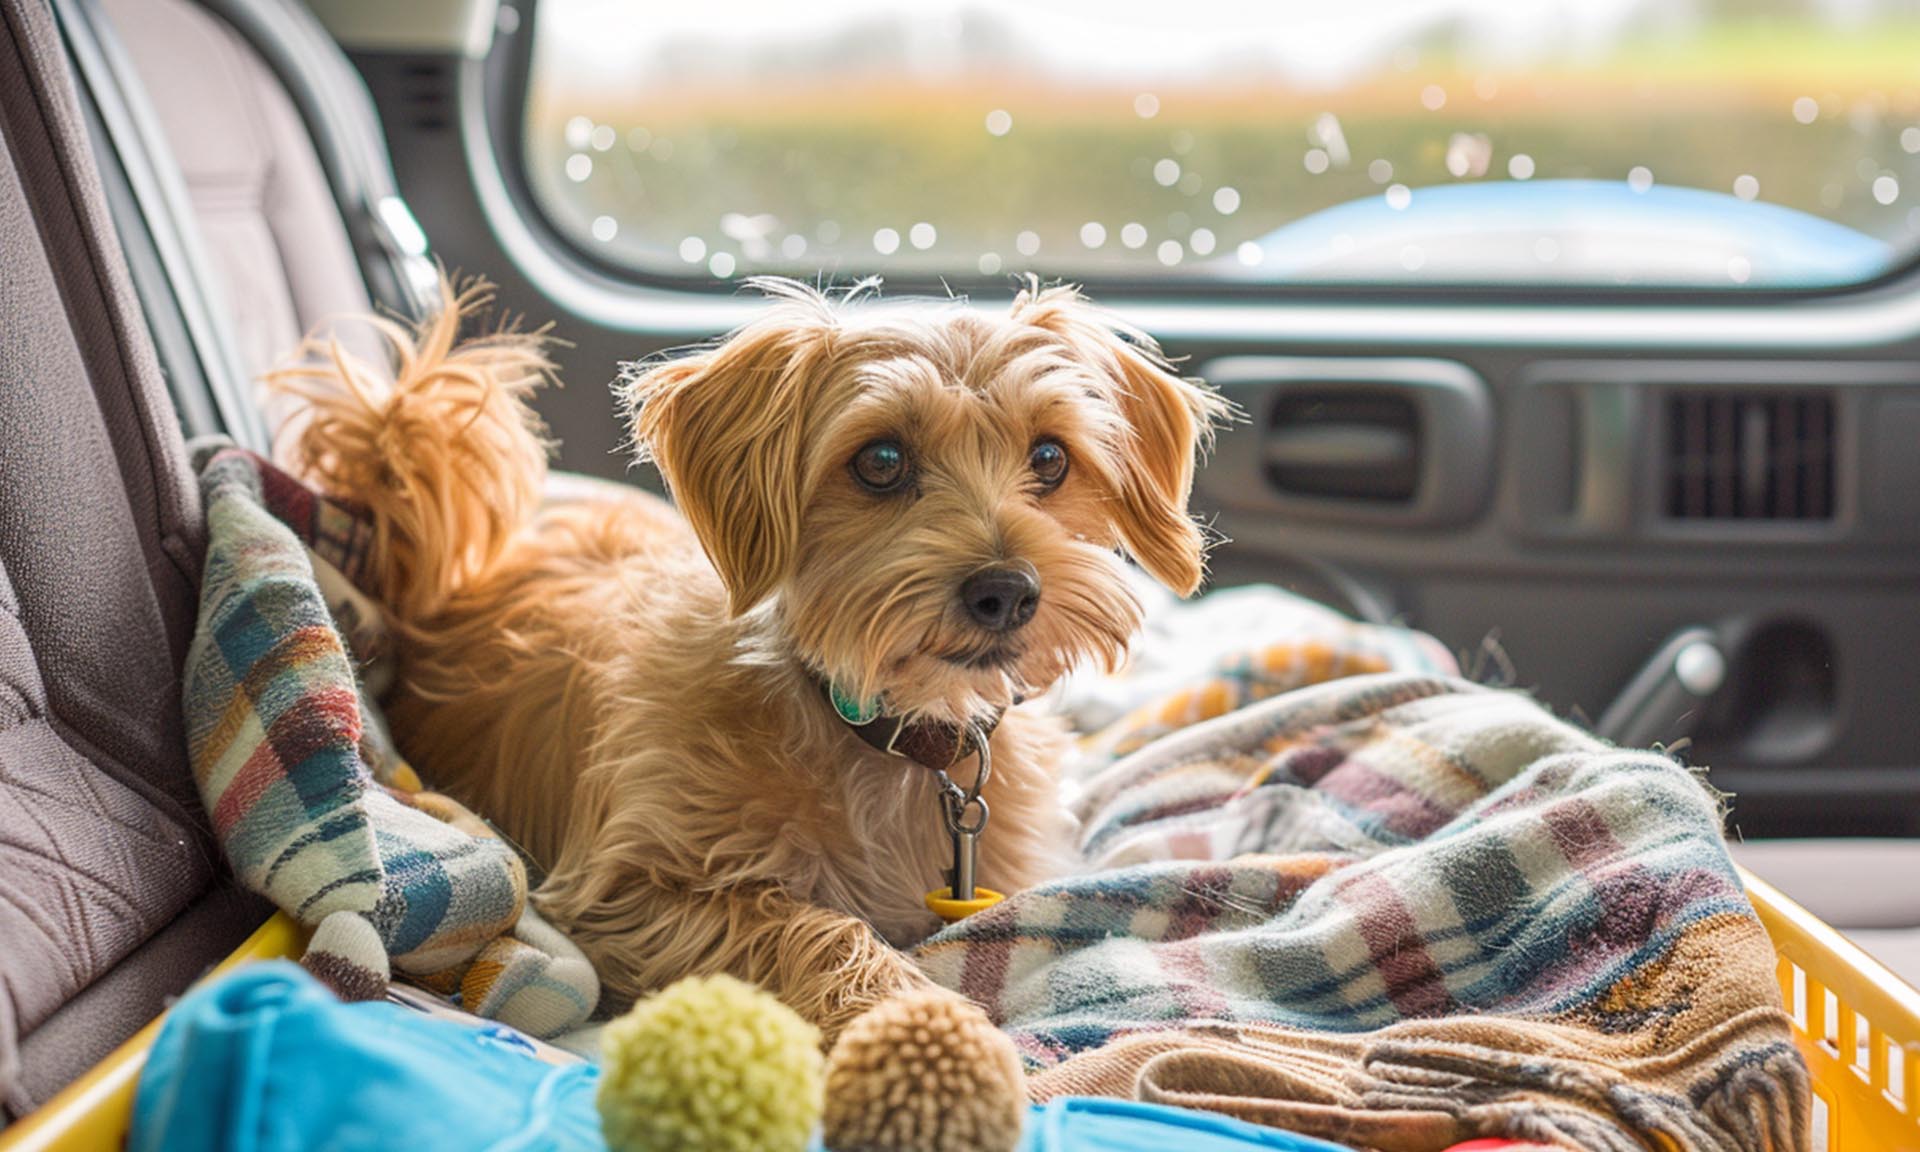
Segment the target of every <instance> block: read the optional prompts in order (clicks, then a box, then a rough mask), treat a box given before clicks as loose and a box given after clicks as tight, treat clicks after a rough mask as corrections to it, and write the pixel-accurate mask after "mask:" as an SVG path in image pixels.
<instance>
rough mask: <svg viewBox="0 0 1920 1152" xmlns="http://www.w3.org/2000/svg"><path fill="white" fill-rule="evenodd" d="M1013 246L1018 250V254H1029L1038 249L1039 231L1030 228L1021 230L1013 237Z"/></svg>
mask: <svg viewBox="0 0 1920 1152" xmlns="http://www.w3.org/2000/svg"><path fill="white" fill-rule="evenodd" d="M1013 246H1014V247H1015V248H1018V249H1019V250H1020V255H1022V256H1031V255H1033V254H1034V253H1036V252H1038V251H1040V233H1038V232H1034V231H1032V230H1028V231H1026V232H1022V233H1020V235H1018V236H1015V237H1014V238H1013Z"/></svg>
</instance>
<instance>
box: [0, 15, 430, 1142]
mask: <svg viewBox="0 0 1920 1152" xmlns="http://www.w3.org/2000/svg"><path fill="white" fill-rule="evenodd" d="M222 7H223V8H224V9H227V10H229V11H230V12H234V13H242V14H243V15H244V19H241V18H239V17H236V18H235V20H234V22H233V23H228V22H226V21H223V20H222V19H219V18H216V17H215V16H214V15H212V14H211V13H209V12H208V11H205V10H203V9H201V8H199V7H196V6H194V5H192V4H189V3H185V2H184V0H113V2H108V3H105V4H104V5H96V4H94V3H92V0H60V2H59V3H57V4H51V5H50V4H49V3H48V0H0V17H3V19H0V34H3V35H4V47H3V48H0V126H4V143H5V147H4V149H3V150H0V259H4V267H6V268H7V270H8V274H7V275H6V276H5V277H0V316H4V317H5V318H6V323H5V324H4V325H0V862H3V863H0V1118H4V1119H7V1120H10V1119H14V1118H17V1117H19V1116H21V1115H23V1114H25V1113H26V1112H28V1111H31V1110H32V1109H33V1108H35V1107H36V1106H37V1105H38V1104H39V1103H41V1102H43V1101H44V1100H46V1099H47V1098H48V1097H49V1096H51V1095H52V1094H53V1093H55V1092H56V1091H58V1090H59V1089H60V1088H61V1087H63V1086H64V1085H65V1084H67V1083H68V1082H70V1081H71V1080H73V1079H74V1078H75V1077H77V1076H78V1075H79V1074H80V1073H81V1072H83V1071H85V1070H86V1069H87V1068H88V1067H90V1066H91V1065H92V1064H93V1063H95V1062H96V1061H97V1060H98V1059H99V1058H101V1057H102V1056H103V1055H105V1054H106V1053H107V1052H108V1051H110V1050H111V1049H112V1048H113V1047H115V1046H116V1045H118V1044H119V1043H120V1042H121V1041H123V1040H125V1039H126V1038H127V1037H128V1036H130V1035H131V1034H132V1033H133V1032H134V1031H136V1030H137V1029H139V1028H140V1027H141V1026H142V1025H144V1024H145V1023H146V1022H147V1021H148V1020H150V1019H152V1018H153V1017H154V1016H155V1015H157V1014H158V1013H159V1012H160V1011H161V1010H162V1009H163V1008H164V1007H165V1005H166V1003H167V1001H168V1000H169V999H170V998H171V997H172V996H174V995H177V994H178V993H179V992H180V991H181V990H182V989H184V988H185V987H186V985H187V984H188V983H190V982H191V981H192V980H193V979H194V978H195V977H197V976H198V975H199V974H200V973H201V972H202V971H204V970H205V968H206V967H207V966H208V965H209V964H210V963H212V962H213V961H215V960H217V959H219V958H220V957H221V956H223V955H225V954H226V953H227V952H229V951H231V950H232V949H233V948H234V947H235V946H236V945H237V944H238V943H239V942H240V940H242V939H243V938H244V937H245V936H246V935H247V934H248V933H249V932H250V931H251V930H252V929H253V928H254V927H256V926H257V925H258V924H259V923H260V922H261V921H262V920H263V919H265V917H266V916H267V914H268V912H269V911H270V910H269V909H268V907H267V906H266V905H265V903H264V902H262V901H260V900H258V899H256V898H254V897H252V896H251V895H248V894H246V893H244V892H243V891H241V890H240V889H239V888H238V887H237V886H236V885H235V884H234V882H233V881H232V879H231V877H230V876H229V875H228V874H227V872H226V870H225V869H224V868H223V867H222V866H221V864H220V863H219V858H218V853H217V850H216V848H215V845H214V842H213V839H212V836H211V833H210V830H209V826H208V822H207V818H206V815H205V813H204V812H203V811H202V810H201V807H200V802H199V799H198V797H197V795H196V793H195V788H194V784H193V780H192V778H191V775H190V772H189V768H188V765H187V757H186V747H185V738H184V733H183V731H182V722H181V717H180V704H179V701H180V667H181V661H182V659H183V658H184V655H185V651H186V646H187V644H188V642H189V639H190V637H191V633H192V628H193V622H194V618H195V612H196V596H197V584H198V577H199V556H200V553H201V549H202V547H203V536H202V524H201V517H200V507H199V500H198V496H197V493H196V491H195V487H194V483H193V480H192V476H191V474H190V472H189V470H188V467H187V461H186V455H185V449H184V441H183V436H182V424H183V420H182V415H183V414H185V415H186V416H188V419H187V420H186V421H185V423H186V424H187V425H188V426H189V427H190V428H191V429H192V430H193V431H196V432H199V431H216V430H218V431H228V432H231V433H235V434H239V435H241V436H242V438H243V439H249V440H254V441H256V442H257V440H258V437H259V428H258V425H257V424H256V425H255V426H254V427H252V428H248V427H246V425H245V423H244V422H245V421H246V420H247V418H248V416H249V415H250V410H249V409H248V408H247V406H246V405H247V404H248V399H247V397H246V395H245V390H244V381H245V380H247V379H250V378H251V376H252V374H253V373H255V372H257V371H258V370H259V369H261V368H263V367H265V366H266V365H267V364H268V363H269V362H270V361H271V360H272V359H273V358H274V357H275V356H277V355H280V354H282V353H284V351H285V350H286V349H288V348H290V347H292V345H293V343H294V341H295V340H296V339H297V337H298V336H299V335H300V334H301V333H302V332H304V331H306V330H308V329H309V328H311V327H313V326H315V325H317V324H320V323H322V322H324V321H325V320H326V319H327V318H328V317H330V316H333V315H338V314H341V313H349V312H359V311H364V310H365V309H366V308H367V306H368V303H369V300H370V299H378V300H379V301H380V302H382V303H384V304H386V305H388V306H389V307H393V308H396V309H406V308H408V307H409V305H410V303H411V302H412V300H413V297H414V291H415V290H416V289H417V288H418V287H419V286H420V284H421V281H422V269H423V268H425V269H426V271H427V272H428V273H429V274H430V272H431V269H430V267H428V266H426V265H425V264H424V261H423V256H424V251H425V249H424V243H423V242H421V241H419V240H418V239H417V238H414V239H408V238H406V237H404V236H398V237H396V235H394V231H395V230H394V227H393V225H394V223H395V222H396V221H397V222H399V223H401V224H404V223H405V222H406V220H407V219H408V218H407V217H406V216H405V215H404V206H401V207H400V209H399V210H398V211H396V209H395V205H396V204H397V203H398V201H397V198H395V197H393V194H392V176H391V170H390V168H383V165H384V164H385V155H384V144H383V142H382V141H380V139H379V137H378V131H377V126H376V127H374V128H373V129H372V131H371V139H365V138H363V139H359V140H358V141H357V142H355V143H353V144H352V145H351V146H348V145H346V144H343V143H342V142H341V141H340V140H338V139H336V140H334V141H333V145H332V148H331V150H330V155H329V157H328V158H329V159H330V160H331V161H332V162H333V163H332V167H331V168H329V167H328V166H327V165H324V164H323V163H322V156H321V152H322V149H320V148H319V147H317V146H316V143H315V139H314V135H313V133H312V132H311V131H310V130H309V128H308V123H309V121H308V119H307V118H306V117H305V116H304V115H303V114H302V112H301V110H300V108H299V106H298V103H297V101H296V99H295V96H294V95H293V94H292V93H291V92H290V89H289V87H288V86H287V85H286V84H284V83H283V82H282V81H281V79H280V78H279V77H278V76H277V75H276V74H275V73H274V72H273V71H272V70H270V69H269V67H268V66H267V64H266V62H265V57H264V56H263V54H262V53H261V52H260V51H259V50H257V49H256V48H255V47H254V46H253V43H252V42H251V41H249V40H248V39H246V38H244V37H243V36H242V35H241V33H240V32H239V31H238V30H237V27H238V26H241V25H245V26H246V27H247V29H248V31H249V32H250V33H251V34H252V35H254V36H260V37H268V38H270V37H273V36H278V37H280V40H279V41H276V42H277V43H279V44H280V46H281V51H282V52H283V54H284V55H286V56H287V57H288V58H294V59H300V60H303V61H304V62H305V65H306V69H307V72H308V73H309V75H308V76H307V77H306V81H305V83H306V90H305V92H304V95H305V98H306V99H307V101H308V102H309V103H313V102H316V101H320V100H330V101H331V105H330V107H331V111H330V112H329V111H327V110H325V109H322V110H321V112H320V113H319V114H320V115H324V116H326V118H327V119H328V121H329V123H331V124H332V125H333V131H334V133H335V135H336V136H337V135H338V134H339V133H340V131H341V130H342V128H343V126H345V127H351V126H352V125H353V124H354V123H355V122H356V118H355V117H354V116H351V115H343V114H341V113H340V111H339V108H340V106H341V104H342V102H343V101H344V102H346V103H348V104H351V103H352V101H353V99H354V97H353V94H352V92H351V91H350V90H349V91H348V92H347V93H346V94H345V95H344V96H343V95H342V94H341V92H340V91H339V89H340V88H341V87H342V86H343V85H342V84H341V82H340V80H339V77H340V75H341V74H342V73H345V74H347V75H351V74H352V68H351V65H350V64H348V63H347V62H346V60H345V58H344V57H343V56H341V55H340V53H339V50H338V49H337V47H335V46H334V45H333V43H332V41H331V40H330V39H327V38H326V37H325V34H324V33H323V32H319V31H318V29H317V27H315V26H313V22H312V17H311V16H310V15H309V14H307V13H306V12H305V10H304V9H301V8H299V7H298V6H297V5H295V4H292V3H290V2H287V0H257V2H250V3H248V4H237V3H227V4H223V5H222ZM56 9H57V15H56ZM289 29H291V31H289ZM296 35H298V36H304V37H305V39H304V40H301V41H299V42H298V43H297V45H296V46H293V47H289V46H288V45H287V42H286V41H287V38H288V37H291V36H296ZM70 52H71V55H70ZM76 63H77V64H78V65H79V69H78V73H79V80H80V83H76ZM329 68H331V69H332V70H333V76H334V77H335V79H334V81H333V82H332V88H331V89H328V87H327V85H325V84H322V83H320V82H319V81H316V80H315V79H314V78H313V76H312V75H311V73H314V72H325V71H326V70H327V69H329ZM316 89H318V90H320V91H321V95H316V94H315V93H316ZM358 100H359V101H360V106H361V113H362V115H361V116H360V118H359V119H358V120H357V122H358V123H359V124H361V125H362V126H365V125H374V124H375V123H376V122H375V121H374V120H373V119H372V112H371V102H370V99H369V98H368V97H367V96H366V93H365V91H364V89H361V90H360V91H359V92H358ZM149 101H150V102H149ZM364 135H365V133H363V136H364ZM143 146H144V147H143ZM370 153H374V154H376V155H375V158H374V159H373V160H369V159H368V158H367V157H368V155H369V154H370ZM356 155H357V156H358V157H359V159H358V160H357V161H352V162H350V160H351V157H353V156H356ZM383 181H384V183H383ZM342 188H347V189H351V190H355V191H353V192H352V196H353V197H354V199H352V200H349V201H345V202H346V203H348V204H349V205H350V207H349V208H345V209H343V208H342V207H341V206H340V205H341V204H342V203H343V201H342V200H340V199H336V196H337V195H339V194H340V193H339V190H340V189H342ZM182 189H184V190H185V195H184V196H181V195H179V192H180V190H182ZM169 193H172V195H169ZM183 202H184V203H183ZM170 212H171V213H173V214H175V216H176V218H165V219H163V217H167V216H168V215H169V213H170ZM177 217H185V218H177ZM401 231H404V229H402V230H401ZM123 237H124V243H123ZM129 256H131V257H132V266H131V267H130V265H129ZM370 281H371V282H372V283H373V285H374V291H373V292H370V291H369V287H368V285H369V282H370ZM136 282H137V283H138V289H137V290H136ZM197 293H205V297H204V298H203V299H198V300H193V299H187V297H189V296H192V295H194V294H197ZM200 312H204V313H205V315H204V316H202V321H203V322H195V320H194V317H195V316H196V314H199V313H200ZM149 319H151V320H152V324H151V330H150V326H149ZM204 321H210V322H204ZM156 334H158V335H160V336H161V337H162V339H161V341H160V342H161V345H162V348H163V350H165V351H167V352H168V357H167V361H166V364H165V370H164V371H163V367H162V361H161V359H160V357H159V355H158V354H157V353H156V348H155V339H154V337H155V335H156ZM216 381H218V382H220V385H224V395H223V394H222V392H223V388H222V387H221V386H220V385H217V384H216V383H215V382H216ZM169 385H171V386H172V390H173V393H174V395H172V396H170V395H169ZM176 397H177V398H178V400H179V403H178V405H177V406H176V403H175V402H174V401H175V398H176ZM251 415H252V416H253V419H254V420H255V421H257V419H258V416H257V413H251Z"/></svg>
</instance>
